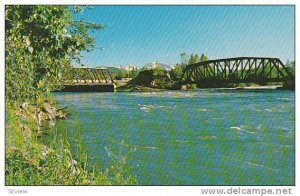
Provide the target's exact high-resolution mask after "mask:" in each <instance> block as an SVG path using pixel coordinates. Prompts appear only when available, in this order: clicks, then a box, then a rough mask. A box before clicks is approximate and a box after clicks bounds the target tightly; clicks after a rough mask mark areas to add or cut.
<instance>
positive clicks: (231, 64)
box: [180, 57, 295, 84]
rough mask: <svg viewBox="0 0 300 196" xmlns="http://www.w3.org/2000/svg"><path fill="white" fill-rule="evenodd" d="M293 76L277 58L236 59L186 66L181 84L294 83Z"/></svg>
mask: <svg viewBox="0 0 300 196" xmlns="http://www.w3.org/2000/svg"><path fill="white" fill-rule="evenodd" d="M294 80H295V76H294V75H293V74H292V73H291V72H290V71H289V70H288V69H287V68H286V67H285V66H284V64H283V63H282V62H281V60H280V59H278V58H256V57H238V58H228V59H218V60H209V61H203V62H200V63H196V64H191V65H188V66H187V67H186V68H185V70H184V72H183V74H182V76H181V80H180V82H181V83H182V84H201V83H203V84H208V83H219V84H222V83H223V84H224V83H258V84H264V83H267V82H294Z"/></svg>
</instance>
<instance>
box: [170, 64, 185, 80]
mask: <svg viewBox="0 0 300 196" xmlns="http://www.w3.org/2000/svg"><path fill="white" fill-rule="evenodd" d="M169 73H170V76H171V78H172V79H173V80H179V79H180V78H181V76H182V73H183V69H182V67H181V66H180V65H178V64H177V65H176V66H175V67H174V68H173V69H172V70H170V72H169Z"/></svg>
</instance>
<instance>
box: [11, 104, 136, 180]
mask: <svg viewBox="0 0 300 196" xmlns="http://www.w3.org/2000/svg"><path fill="white" fill-rule="evenodd" d="M33 108H34V109H33ZM31 110H34V112H33V111H31ZM37 112H38V113H39V114H40V115H41V116H43V119H40V120H41V121H40V122H38V121H37V117H36V116H35V114H36V113H37ZM5 114H6V116H5V128H6V130H5V136H6V146H5V147H6V149H5V150H6V161H5V177H6V185H130V184H137V182H136V180H135V178H134V177H133V176H132V175H131V174H130V173H129V171H128V170H127V169H126V168H125V167H126V166H125V165H124V164H123V163H120V162H112V163H113V164H111V165H110V167H109V168H106V169H105V170H101V169H100V168H97V167H96V166H92V167H89V168H88V167H87V165H88V162H89V160H88V156H87V153H86V150H85V146H84V142H83V140H82V137H81V131H82V130H80V129H78V127H74V129H76V134H75V137H74V138H73V139H72V140H73V142H74V143H75V144H76V145H75V151H74V150H73V151H72V150H71V145H70V142H69V138H68V135H67V133H68V130H67V128H66V126H64V122H63V121H61V122H59V123H57V122H56V121H57V120H54V121H53V122H51V121H50V120H49V119H48V117H49V113H48V112H46V111H45V110H44V109H43V108H38V107H36V106H32V105H26V104H25V105H23V106H21V107H17V106H14V105H12V104H9V103H6V112H5ZM39 123H40V124H39ZM120 168H122V170H121V169H120Z"/></svg>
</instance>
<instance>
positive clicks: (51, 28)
mask: <svg viewBox="0 0 300 196" xmlns="http://www.w3.org/2000/svg"><path fill="white" fill-rule="evenodd" d="M83 9H84V8H82V7H80V6H73V7H69V6H17V5H16V6H14V5H11V6H6V7H5V25H6V30H5V63H6V65H5V70H6V73H5V82H6V84H5V108H6V109H5V139H6V140H5V141H6V145H5V153H6V156H5V177H6V180H5V183H6V185H112V184H137V182H136V180H135V178H134V177H133V176H132V175H131V174H130V173H129V172H128V171H127V170H126V169H125V168H124V166H123V164H122V163H120V162H117V161H113V162H112V164H111V166H109V168H101V164H99V167H98V168H96V166H93V167H87V165H88V158H87V154H86V151H85V147H84V144H83V142H82V138H81V136H80V134H77V138H75V140H76V146H75V148H72V147H71V145H70V143H69V138H68V136H67V128H66V126H65V125H64V122H63V120H61V119H65V118H66V117H67V115H66V112H65V108H64V107H66V106H62V108H59V106H57V104H56V103H55V100H53V98H51V93H50V92H51V91H54V90H57V89H60V88H61V75H63V74H67V73H68V70H69V69H70V67H71V61H72V60H76V61H78V62H79V61H80V54H81V52H82V51H90V50H91V49H93V46H94V40H93V39H92V37H91V36H90V35H89V34H88V32H89V31H90V30H100V29H103V28H104V26H103V25H101V24H94V23H90V22H85V21H83V20H81V19H80V13H81V12H83ZM74 16H78V17H74ZM75 18H76V19H75ZM78 127H79V126H78V125H77V126H74V127H73V129H74V130H75V129H76V130H77V132H80V131H82V130H78ZM68 129H69V128H68Z"/></svg>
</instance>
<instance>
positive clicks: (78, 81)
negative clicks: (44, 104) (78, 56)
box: [61, 67, 115, 92]
mask: <svg viewBox="0 0 300 196" xmlns="http://www.w3.org/2000/svg"><path fill="white" fill-rule="evenodd" d="M114 89H115V85H114V80H113V78H112V76H111V74H110V72H109V70H108V69H107V68H87V67H73V68H71V70H70V73H69V76H68V78H66V79H65V80H64V85H63V88H62V90H61V91H66V92H107V91H108V92H111V91H114Z"/></svg>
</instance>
